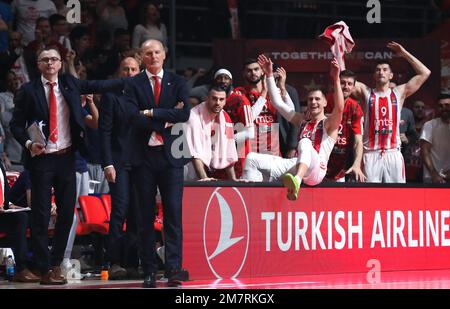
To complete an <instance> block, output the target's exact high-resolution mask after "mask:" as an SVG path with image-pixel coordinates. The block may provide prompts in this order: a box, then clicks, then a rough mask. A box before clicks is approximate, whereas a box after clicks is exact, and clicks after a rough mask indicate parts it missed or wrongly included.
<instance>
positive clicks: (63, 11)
mask: <svg viewBox="0 0 450 309" xmlns="http://www.w3.org/2000/svg"><path fill="white" fill-rule="evenodd" d="M52 1H53V3H54V4H55V7H56V11H57V14H58V15H61V16H64V18H65V17H66V16H67V13H68V12H69V10H70V8H69V7H67V5H66V2H67V1H65V0H52Z"/></svg>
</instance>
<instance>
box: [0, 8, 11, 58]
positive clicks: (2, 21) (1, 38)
mask: <svg viewBox="0 0 450 309" xmlns="http://www.w3.org/2000/svg"><path fill="white" fill-rule="evenodd" d="M12 20H13V15H12V11H11V7H10V6H9V5H8V4H6V3H3V2H0V56H1V55H2V54H3V53H6V52H7V51H8V47H9V45H8V31H10V30H12V27H11V26H12Z"/></svg>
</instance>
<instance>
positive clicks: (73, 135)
mask: <svg viewBox="0 0 450 309" xmlns="http://www.w3.org/2000/svg"><path fill="white" fill-rule="evenodd" d="M37 64H38V69H39V71H40V73H41V76H40V78H38V79H36V80H34V81H31V82H29V83H26V84H24V85H23V86H22V87H21V88H20V89H19V91H18V92H17V94H16V97H15V102H14V104H15V110H14V113H13V119H12V121H11V131H12V133H13V135H14V137H15V138H16V139H17V141H18V142H19V143H20V144H21V145H23V146H24V147H25V148H26V149H27V151H26V158H25V168H26V169H28V170H29V171H30V177H31V204H32V205H33V207H32V219H33V220H32V222H33V233H32V241H33V252H34V255H35V257H36V263H37V267H38V269H39V271H40V272H41V284H47V285H56V284H65V283H67V280H66V278H64V276H63V275H62V274H61V268H60V266H59V265H60V264H61V261H62V260H63V256H64V250H65V248H66V245H67V239H68V236H69V232H70V227H71V226H72V219H73V214H74V208H75V198H76V181H75V155H74V152H75V151H76V150H80V151H82V152H84V151H85V146H84V132H85V120H84V114H83V112H82V107H81V101H80V98H81V94H89V93H98V92H103V91H108V90H114V89H121V88H123V86H124V82H123V80H110V81H86V80H79V79H77V78H75V77H73V76H71V75H60V76H59V75H58V73H59V71H60V70H61V55H60V54H59V52H58V51H56V50H55V49H45V50H43V51H41V52H40V53H39V54H38V57H37ZM34 122H37V123H39V124H40V125H42V127H43V133H44V135H45V137H46V140H47V144H46V145H43V144H41V143H39V142H34V141H31V140H30V137H29V135H28V132H27V128H28V127H29V126H30V125H31V124H32V123H34ZM52 187H53V188H54V190H55V192H54V193H55V202H56V205H57V208H58V220H57V222H56V226H55V236H54V238H53V246H52V250H51V252H50V251H49V249H48V223H49V220H50V208H51V199H52Z"/></svg>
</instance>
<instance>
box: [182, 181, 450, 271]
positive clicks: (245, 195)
mask: <svg viewBox="0 0 450 309" xmlns="http://www.w3.org/2000/svg"><path fill="white" fill-rule="evenodd" d="M301 190H302V191H301V194H300V198H299V200H298V201H296V202H291V201H288V200H287V199H286V192H285V189H284V188H280V187H276V188H275V187H265V188H262V187H259V188H258V187H256V188H255V187H251V188H250V187H239V188H235V187H186V188H185V192H184V204H183V208H184V212H183V261H184V267H186V268H187V269H189V272H190V274H191V277H192V278H193V279H214V278H217V279H225V278H239V277H247V278H248V277H259V276H284V275H286V276H287V275H307V274H332V273H350V272H352V273H355V272H356V273H367V272H368V271H369V270H370V268H368V267H369V266H370V265H372V264H370V263H373V261H377V263H378V265H379V267H380V271H398V270H419V269H420V270H423V269H443V268H447V269H448V268H450V208H449V205H448V203H444V202H443V201H447V200H448V195H449V190H450V189H433V188H302V189H301ZM371 261H372V262H371ZM368 265H369V266H368Z"/></svg>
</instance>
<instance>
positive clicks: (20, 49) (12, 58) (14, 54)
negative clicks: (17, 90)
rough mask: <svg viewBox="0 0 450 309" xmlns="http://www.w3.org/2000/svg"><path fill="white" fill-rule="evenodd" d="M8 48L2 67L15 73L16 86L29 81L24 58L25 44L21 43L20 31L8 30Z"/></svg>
mask: <svg viewBox="0 0 450 309" xmlns="http://www.w3.org/2000/svg"><path fill="white" fill-rule="evenodd" d="M9 35H10V40H9V41H10V48H9V54H8V59H7V60H6V62H5V63H4V64H3V65H4V69H6V68H10V69H11V70H12V71H14V73H16V76H17V81H18V83H19V84H18V87H20V86H22V84H24V83H26V82H29V81H30V78H29V75H28V69H27V65H26V63H25V58H24V50H25V46H23V45H22V33H20V32H18V31H12V32H10V34H9Z"/></svg>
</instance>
